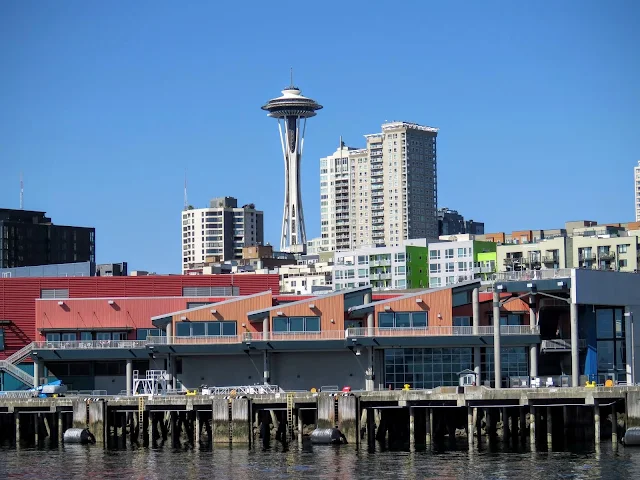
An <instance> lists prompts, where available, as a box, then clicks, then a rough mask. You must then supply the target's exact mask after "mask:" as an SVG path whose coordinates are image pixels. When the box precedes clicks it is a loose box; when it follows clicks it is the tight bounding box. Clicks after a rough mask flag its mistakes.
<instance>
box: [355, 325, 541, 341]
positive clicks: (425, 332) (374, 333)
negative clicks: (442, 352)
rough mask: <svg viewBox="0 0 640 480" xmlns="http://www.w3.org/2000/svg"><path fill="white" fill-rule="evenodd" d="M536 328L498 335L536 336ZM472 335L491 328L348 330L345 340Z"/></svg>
mask: <svg viewBox="0 0 640 480" xmlns="http://www.w3.org/2000/svg"><path fill="white" fill-rule="evenodd" d="M474 330H475V331H474ZM539 333H540V330H539V328H538V327H531V326H529V325H501V326H500V335H538V334H539ZM472 335H481V336H487V335H493V327H492V326H480V327H477V329H474V327H456V326H452V327H449V326H433V327H415V328H409V327H408V328H402V327H400V328H380V327H375V328H368V327H359V328H348V329H347V334H346V336H347V338H357V337H437V336H472Z"/></svg>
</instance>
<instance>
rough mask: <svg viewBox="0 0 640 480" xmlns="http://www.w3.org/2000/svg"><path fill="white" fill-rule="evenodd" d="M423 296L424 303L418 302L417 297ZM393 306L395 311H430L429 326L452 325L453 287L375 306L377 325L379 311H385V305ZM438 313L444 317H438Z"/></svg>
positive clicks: (376, 323)
mask: <svg viewBox="0 0 640 480" xmlns="http://www.w3.org/2000/svg"><path fill="white" fill-rule="evenodd" d="M417 298H421V299H422V303H416V299H417ZM387 305H388V306H389V307H391V311H394V312H421V311H426V312H429V326H451V325H453V316H452V305H453V302H452V297H451V289H446V290H439V291H437V292H431V293H416V294H415V296H412V297H410V298H406V299H399V300H394V299H390V300H388V301H385V302H381V303H379V304H377V305H376V306H375V320H374V322H375V325H376V326H377V325H378V313H380V312H384V311H385V310H384V307H385V306H387ZM438 314H440V315H441V317H442V318H438Z"/></svg>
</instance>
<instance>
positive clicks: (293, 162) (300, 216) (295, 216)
mask: <svg viewBox="0 0 640 480" xmlns="http://www.w3.org/2000/svg"><path fill="white" fill-rule="evenodd" d="M321 108H322V105H319V104H318V103H317V102H316V101H315V100H312V99H310V98H307V97H303V96H302V95H301V92H300V89H299V88H298V87H296V86H294V85H293V78H292V81H291V85H289V86H288V87H287V88H285V89H284V90H283V91H282V96H280V97H278V98H274V99H273V100H270V101H269V102H267V104H266V105H264V106H263V107H262V109H263V110H266V111H267V112H269V113H268V115H269V116H270V117H273V118H275V119H277V120H278V129H279V131H280V144H281V146H282V156H283V158H284V212H283V214H282V236H281V238H280V250H281V251H283V252H286V251H301V250H302V249H304V248H305V245H306V242H307V236H306V232H305V228H304V212H303V209H302V188H301V183H300V163H301V161H302V151H303V148H304V134H305V130H306V125H307V118H310V117H313V116H315V115H316V110H320V109H321Z"/></svg>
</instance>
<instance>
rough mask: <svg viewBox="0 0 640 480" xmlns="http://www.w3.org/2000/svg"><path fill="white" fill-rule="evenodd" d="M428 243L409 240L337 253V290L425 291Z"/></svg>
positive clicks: (334, 283)
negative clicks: (364, 287) (409, 289)
mask: <svg viewBox="0 0 640 480" xmlns="http://www.w3.org/2000/svg"><path fill="white" fill-rule="evenodd" d="M427 258H428V249H427V241H426V240H425V239H422V240H417V239H416V240H405V241H404V242H403V245H400V246H393V247H362V248H357V249H355V250H349V251H340V252H335V254H334V265H333V286H334V289H335V290H342V289H345V288H356V287H362V286H366V285H370V286H371V287H372V288H373V290H393V289H401V290H402V289H407V288H425V287H427V286H428V284H429V279H428V273H427V270H428V260H427Z"/></svg>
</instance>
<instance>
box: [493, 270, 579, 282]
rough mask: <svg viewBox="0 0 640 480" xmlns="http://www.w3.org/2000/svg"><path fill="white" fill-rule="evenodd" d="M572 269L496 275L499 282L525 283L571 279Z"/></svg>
mask: <svg viewBox="0 0 640 480" xmlns="http://www.w3.org/2000/svg"><path fill="white" fill-rule="evenodd" d="M570 277H571V269H570V268H553V269H546V270H524V271H521V272H498V273H496V275H495V279H496V281H497V282H509V281H524V280H552V279H554V278H570Z"/></svg>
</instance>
